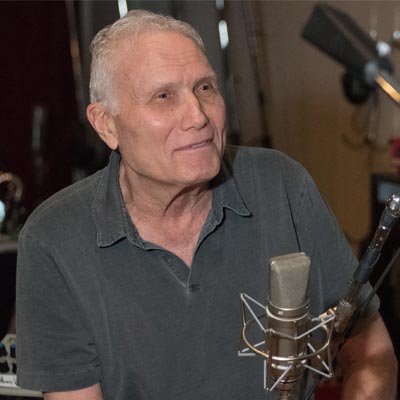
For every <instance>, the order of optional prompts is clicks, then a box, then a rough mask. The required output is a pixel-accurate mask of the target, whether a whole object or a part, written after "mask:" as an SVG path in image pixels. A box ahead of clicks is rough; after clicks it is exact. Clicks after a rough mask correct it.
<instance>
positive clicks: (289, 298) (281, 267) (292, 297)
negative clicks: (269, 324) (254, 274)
mask: <svg viewBox="0 0 400 400" xmlns="http://www.w3.org/2000/svg"><path fill="white" fill-rule="evenodd" d="M269 267H270V270H269V301H270V303H272V304H273V305H274V306H276V307H279V308H297V307H301V306H303V305H305V304H306V303H307V301H308V277H309V274H310V259H309V257H308V256H306V255H305V254H304V253H291V254H286V255H284V256H278V257H272V258H271V259H270V260H269Z"/></svg>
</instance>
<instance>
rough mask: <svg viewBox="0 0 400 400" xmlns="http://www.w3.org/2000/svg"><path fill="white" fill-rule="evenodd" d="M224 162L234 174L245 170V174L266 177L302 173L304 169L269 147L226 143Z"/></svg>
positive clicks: (291, 159)
mask: <svg viewBox="0 0 400 400" xmlns="http://www.w3.org/2000/svg"><path fill="white" fill-rule="evenodd" d="M225 162H226V164H227V165H228V168H229V169H230V170H231V171H232V173H233V174H234V175H238V173H239V175H240V172H243V171H245V173H246V174H248V173H250V172H251V173H252V174H256V175H258V174H261V175H262V176H263V177H264V178H266V177H274V176H275V177H281V176H282V175H289V176H290V175H293V174H298V173H300V174H303V173H304V171H305V170H304V168H303V166H302V165H301V164H299V163H298V162H297V161H296V160H294V159H293V158H291V157H290V156H288V155H286V154H284V153H282V152H280V151H279V150H275V149H271V148H262V147H245V146H233V145H228V146H227V148H226V152H225Z"/></svg>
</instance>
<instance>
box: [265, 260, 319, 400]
mask: <svg viewBox="0 0 400 400" xmlns="http://www.w3.org/2000/svg"><path fill="white" fill-rule="evenodd" d="M309 271H310V259H309V258H308V257H307V256H306V255H305V254H304V253H292V254H288V255H285V256H279V257H273V258H271V259H270V262H269V296H268V303H267V306H266V313H267V330H266V341H265V342H266V353H267V354H268V355H269V363H268V375H269V379H270V380H271V381H272V382H275V383H276V382H277V385H276V387H277V389H278V390H279V392H280V398H281V399H290V398H291V392H292V389H293V388H294V386H295V385H296V384H297V382H298V381H299V380H301V378H302V377H303V373H304V363H305V362H306V361H304V356H305V355H306V353H307V349H308V342H309V336H308V334H307V332H308V331H309V329H310V324H311V323H310V320H311V318H310V313H309V296H308V281H309Z"/></svg>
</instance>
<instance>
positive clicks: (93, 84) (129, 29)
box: [89, 10, 205, 111]
mask: <svg viewBox="0 0 400 400" xmlns="http://www.w3.org/2000/svg"><path fill="white" fill-rule="evenodd" d="M166 31H170V32H176V33H179V34H181V35H183V36H186V37H188V38H189V39H191V40H193V42H194V43H195V44H196V45H197V46H198V47H199V48H200V50H201V51H202V52H203V53H204V54H205V48H204V43H203V40H202V39H201V37H200V35H199V33H198V32H197V31H196V30H195V29H194V28H193V26H191V25H190V24H188V23H187V22H184V21H180V20H177V19H175V18H172V17H170V16H166V15H161V14H155V13H153V12H150V11H147V10H132V11H129V12H128V13H127V14H126V15H125V16H124V17H122V18H120V19H118V20H117V21H116V22H114V23H113V24H112V25H108V26H106V27H105V28H103V29H102V30H100V31H99V32H98V33H97V34H96V36H95V37H94V39H93V41H92V43H91V46H90V50H91V52H92V63H91V69H90V84H89V89H90V101H91V102H92V103H95V102H101V103H103V104H104V105H105V106H106V107H107V108H109V109H110V111H113V110H114V111H115V107H116V104H115V101H116V99H115V98H114V96H113V85H114V82H113V81H114V74H113V69H112V66H113V65H112V60H114V59H115V58H116V56H117V53H118V52H119V51H120V48H119V47H118V45H117V44H118V41H119V40H120V39H122V38H124V37H128V36H129V37H130V38H132V39H135V38H137V37H138V36H139V35H140V34H142V33H147V32H166Z"/></svg>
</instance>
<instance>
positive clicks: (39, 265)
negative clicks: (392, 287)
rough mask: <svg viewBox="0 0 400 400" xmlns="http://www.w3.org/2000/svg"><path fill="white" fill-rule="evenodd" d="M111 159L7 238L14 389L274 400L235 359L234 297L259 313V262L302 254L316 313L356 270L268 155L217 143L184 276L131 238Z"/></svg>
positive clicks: (110, 396) (289, 167)
mask: <svg viewBox="0 0 400 400" xmlns="http://www.w3.org/2000/svg"><path fill="white" fill-rule="evenodd" d="M119 161H120V160H119V156H118V154H117V153H112V155H111V158H110V163H109V165H108V166H107V167H106V168H104V169H103V170H101V171H99V172H97V173H96V174H94V175H93V176H90V177H88V178H86V179H84V180H82V181H80V182H78V183H76V184H74V185H72V186H70V187H68V188H66V189H64V190H62V191H61V192H59V193H57V194H55V195H54V196H53V197H51V198H50V199H48V200H47V201H46V202H44V203H43V204H42V205H41V206H40V207H39V208H38V209H37V210H35V212H34V213H33V214H32V215H31V216H30V218H29V220H28V221H27V223H26V225H25V227H24V229H23V230H22V232H21V234H20V247H19V251H18V273H17V340H18V345H17V353H18V354H17V356H18V384H19V385H20V386H22V387H26V388H31V389H36V390H42V391H64V390H74V389H79V388H83V387H87V386H90V385H93V384H95V383H96V382H101V385H102V389H103V395H104V399H105V400H136V399H137V400H142V399H147V400H149V399H151V400H153V399H173V400H180V399H182V400H183V399H185V400H187V399H191V400H194V399H199V400H200V399H218V400H223V399H227V400H228V399H229V400H239V399H240V400H243V399H253V400H256V399H260V400H261V399H263V400H265V399H272V398H275V395H274V394H272V395H267V394H266V393H265V392H264V391H263V369H262V360H261V359H260V358H258V357H257V358H240V357H238V356H237V351H238V348H239V342H240V340H239V339H240V333H241V310H240V301H239V293H242V292H244V293H247V294H248V295H250V296H251V297H253V298H255V299H257V300H258V301H259V302H261V303H263V304H265V303H266V300H267V287H268V278H267V265H268V259H269V258H270V257H273V256H278V255H283V254H288V253H292V252H298V251H304V252H305V253H306V254H307V255H308V256H309V257H310V258H311V276H310V298H311V311H312V313H313V314H314V315H319V314H320V313H321V312H323V311H325V310H326V309H327V308H328V307H331V306H334V305H335V304H336V303H337V301H338V299H339V297H341V296H342V295H343V294H344V293H345V291H346V288H347V286H348V283H349V280H350V278H351V275H352V271H353V269H354V268H355V266H356V264H357V262H356V260H355V258H354V256H353V254H352V252H351V251H350V249H349V246H348V244H347V243H346V241H345V239H344V237H343V234H342V233H341V231H340V229H339V228H338V226H337V223H336V221H335V219H334V217H333V216H332V214H331V213H330V211H329V210H328V209H327V207H326V205H325V203H324V201H323V200H322V198H321V196H320V194H319V192H318V190H317V188H316V187H315V185H314V183H313V181H312V179H311V178H310V176H309V175H308V174H307V172H306V171H305V170H304V169H303V168H302V167H301V166H300V165H299V164H298V163H296V162H295V161H293V160H291V159H289V158H288V157H286V156H285V155H283V154H281V153H279V152H276V151H273V150H268V149H250V148H235V147H228V149H227V151H226V155H225V158H224V163H223V165H222V168H221V171H220V173H219V175H218V176H217V178H216V179H214V181H213V182H212V187H213V198H212V210H211V211H210V214H209V215H208V218H207V220H206V223H205V225H204V227H203V229H202V232H201V235H200V238H199V241H198V244H197V248H196V252H195V255H194V258H193V265H192V268H191V269H189V268H188V267H187V266H186V265H185V264H184V263H183V262H182V260H180V259H179V258H178V257H177V256H175V255H174V254H172V253H171V252H169V251H166V250H164V249H162V248H160V247H159V246H157V245H155V244H153V243H149V242H146V241H144V240H143V239H141V237H140V235H139V234H138V232H137V230H136V229H135V226H134V225H133V223H132V221H131V219H130V217H129V215H128V213H127V210H126V209H125V206H124V202H123V198H122V195H121V191H120V188H119V183H118V175H119ZM377 306H378V303H377V301H375V302H374V303H373V304H372V305H371V307H370V313H372V312H374V311H375V310H376V309H377Z"/></svg>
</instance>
